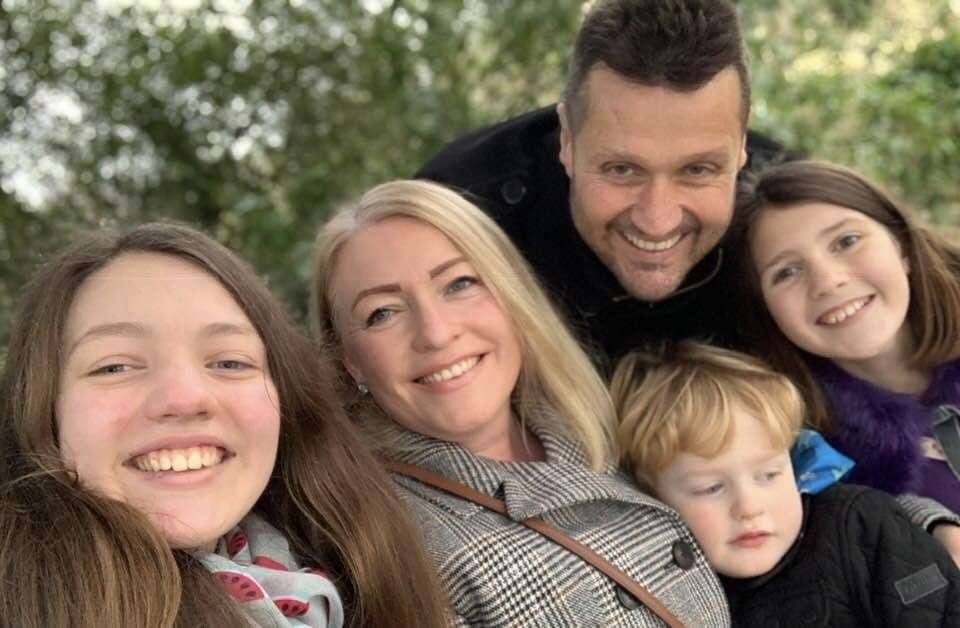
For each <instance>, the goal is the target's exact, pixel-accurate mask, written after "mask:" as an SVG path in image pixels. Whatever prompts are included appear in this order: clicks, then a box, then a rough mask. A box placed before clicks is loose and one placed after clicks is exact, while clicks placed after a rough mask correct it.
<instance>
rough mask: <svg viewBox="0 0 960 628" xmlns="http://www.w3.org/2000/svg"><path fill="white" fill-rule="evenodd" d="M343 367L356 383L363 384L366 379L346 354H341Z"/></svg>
mask: <svg viewBox="0 0 960 628" xmlns="http://www.w3.org/2000/svg"><path fill="white" fill-rule="evenodd" d="M343 368H345V369H347V373H350V377H352V378H353V381H355V382H356V383H358V384H363V383H364V382H365V381H366V380H365V379H364V377H363V374H361V373H360V369H358V368H357V365H356V364H354V363H353V361H352V360H351V359H350V358H348V357H347V356H343Z"/></svg>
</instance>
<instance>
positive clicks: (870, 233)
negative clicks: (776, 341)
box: [750, 203, 910, 370]
mask: <svg viewBox="0 0 960 628" xmlns="http://www.w3.org/2000/svg"><path fill="white" fill-rule="evenodd" d="M750 245H751V246H750V248H751V253H752V255H753V262H754V265H755V268H756V270H757V273H758V274H759V277H760V286H761V290H762V293H763V298H764V301H765V302H766V304H767V308H768V309H769V310H770V314H771V315H772V316H773V319H774V320H775V321H776V323H777V326H778V327H780V330H781V331H782V332H783V333H784V335H785V336H786V337H787V338H789V339H790V341H791V342H793V343H794V344H795V345H797V346H798V347H800V348H801V349H804V350H805V351H808V352H809V353H812V354H814V355H819V356H822V357H825V358H828V359H831V360H834V361H835V362H837V363H838V364H840V365H841V366H844V365H849V366H854V367H855V365H857V364H858V363H864V362H866V361H870V360H874V359H877V358H883V357H889V356H896V355H897V354H898V353H899V352H901V351H902V349H903V347H905V346H906V345H907V344H908V343H909V326H908V325H907V324H906V317H907V309H908V307H909V305H910V284H909V278H908V271H909V269H908V264H907V261H906V259H905V258H904V255H903V252H902V251H901V247H900V245H899V244H898V243H897V242H896V240H895V239H894V237H893V235H892V234H891V233H890V232H889V231H888V230H887V229H886V228H885V227H884V226H883V225H881V224H880V223H878V222H876V221H875V220H873V219H872V218H870V217H869V216H867V215H866V214H862V213H860V212H858V211H855V210H852V209H848V208H846V207H841V206H838V205H831V204H828V203H804V204H800V205H791V206H788V207H784V208H780V207H774V208H767V209H765V210H763V211H762V212H761V213H760V215H759V217H758V218H757V221H756V223H755V224H754V226H753V230H752V232H751V237H750ZM848 370H849V369H848Z"/></svg>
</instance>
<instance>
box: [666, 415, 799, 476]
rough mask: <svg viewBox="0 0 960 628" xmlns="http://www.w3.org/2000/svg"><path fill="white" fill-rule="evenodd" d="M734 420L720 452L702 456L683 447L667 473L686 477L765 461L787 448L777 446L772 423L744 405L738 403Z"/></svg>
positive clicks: (667, 469) (744, 466)
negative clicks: (774, 440) (765, 420)
mask: <svg viewBox="0 0 960 628" xmlns="http://www.w3.org/2000/svg"><path fill="white" fill-rule="evenodd" d="M731 411H732V412H733V415H732V417H731V421H730V429H731V430H732V434H731V438H730V441H729V443H728V444H727V446H726V447H725V448H724V449H723V450H722V451H720V452H719V453H718V454H717V455H715V456H711V457H703V456H699V455H697V454H695V453H692V452H688V451H681V452H679V453H678V455H677V457H676V458H674V459H673V460H672V461H671V462H670V464H669V465H668V467H667V468H666V469H665V470H664V472H663V475H664V476H665V477H669V478H672V479H682V478H684V477H686V476H688V475H691V474H697V473H709V472H726V471H735V470H737V469H743V468H747V467H750V466H752V465H756V464H761V463H763V462H765V461H766V460H769V459H770V458H772V457H775V456H778V455H781V454H783V453H785V452H786V450H784V449H783V448H778V447H775V446H774V443H773V437H772V434H771V433H770V431H769V429H768V427H767V426H766V425H765V424H764V423H763V422H762V421H760V420H759V419H757V418H755V417H754V416H753V415H752V414H750V413H749V412H747V411H746V410H744V409H741V408H737V407H736V406H734V407H733V408H732V409H731Z"/></svg>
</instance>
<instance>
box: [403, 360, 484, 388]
mask: <svg viewBox="0 0 960 628" xmlns="http://www.w3.org/2000/svg"><path fill="white" fill-rule="evenodd" d="M480 358H481V356H478V355H475V356H472V357H469V358H464V359H463V360H460V361H459V362H457V363H456V364H452V365H450V366H448V367H447V368H445V369H442V370H439V371H437V372H436V373H431V374H429V375H424V376H423V377H420V378H418V379H417V380H416V381H417V383H420V384H441V383H443V382H449V381H450V380H452V379H456V378H458V377H462V376H463V375H464V374H466V373H468V372H469V371H471V370H473V367H475V366H476V365H477V364H478V363H479V362H480Z"/></svg>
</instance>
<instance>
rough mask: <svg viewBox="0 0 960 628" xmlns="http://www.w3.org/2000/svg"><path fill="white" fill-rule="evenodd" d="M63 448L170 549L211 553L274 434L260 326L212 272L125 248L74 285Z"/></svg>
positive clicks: (264, 469)
mask: <svg viewBox="0 0 960 628" xmlns="http://www.w3.org/2000/svg"><path fill="white" fill-rule="evenodd" d="M63 355H64V361H63V363H62V365H61V370H60V379H59V382H60V383H59V391H58V394H57V401H56V420H57V427H58V433H59V443H60V450H61V455H62V456H63V459H64V462H65V463H66V464H67V466H68V467H71V468H74V469H75V470H76V471H77V474H78V476H79V478H80V482H81V483H82V484H83V485H84V486H86V487H87V488H90V489H94V490H97V491H99V492H100V493H102V494H104V495H106V496H108V497H112V498H114V499H118V500H121V501H124V502H127V503H129V504H131V505H133V506H135V507H136V508H138V509H139V510H141V511H143V512H144V513H145V514H146V515H147V516H148V517H149V518H150V520H151V521H152V522H153V523H154V525H156V526H157V527H158V528H159V529H160V530H161V531H162V533H163V534H164V536H165V537H166V538H167V540H168V541H169V542H170V544H171V546H172V547H176V548H196V547H203V548H207V549H209V548H211V547H212V546H213V545H214V544H215V543H216V541H217V539H219V537H220V536H222V535H223V534H224V533H226V532H227V531H228V530H230V529H231V528H232V527H233V526H235V525H236V524H237V523H238V522H239V521H240V519H241V518H243V517H244V516H245V515H246V514H247V513H248V512H249V511H250V509H251V508H252V507H253V505H254V503H256V501H257V500H258V499H259V497H260V495H261V494H262V493H263V490H264V488H265V487H266V485H267V481H268V480H269V478H270V474H271V473H272V470H273V466H274V462H275V460H276V454H277V445H278V440H279V433H280V412H279V404H278V401H277V392H276V389H275V387H274V384H273V381H272V380H271V378H270V374H269V373H268V371H267V357H266V351H265V348H264V346H263V343H262V341H261V339H260V336H259V334H258V333H257V331H256V330H255V329H254V327H253V325H252V324H251V323H250V320H249V319H248V318H247V316H246V315H245V314H244V312H243V310H242V309H241V308H240V306H239V305H237V303H236V301H235V300H234V299H233V297H232V296H231V295H230V294H229V293H228V292H227V291H226V289H225V288H224V287H223V286H222V285H221V284H220V283H219V282H218V281H217V280H216V279H215V278H213V277H212V276H211V275H210V274H208V273H207V272H205V271H204V270H202V269H201V268H199V267H198V266H195V265H193V264H190V263H188V262H186V261H183V260H181V259H179V258H176V257H173V256H169V255H162V254H157V253H127V254H123V255H121V256H119V257H117V258H116V259H114V260H113V261H111V262H110V263H108V264H107V265H106V266H104V267H103V268H102V269H100V270H99V271H97V272H96V273H94V274H93V275H91V276H90V277H89V278H88V279H86V281H84V283H83V284H82V285H81V286H80V287H79V288H78V290H77V293H76V296H75V298H74V301H73V303H72V305H71V307H70V310H69V315H68V318H67V323H66V328H65V330H64V337H63Z"/></svg>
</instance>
